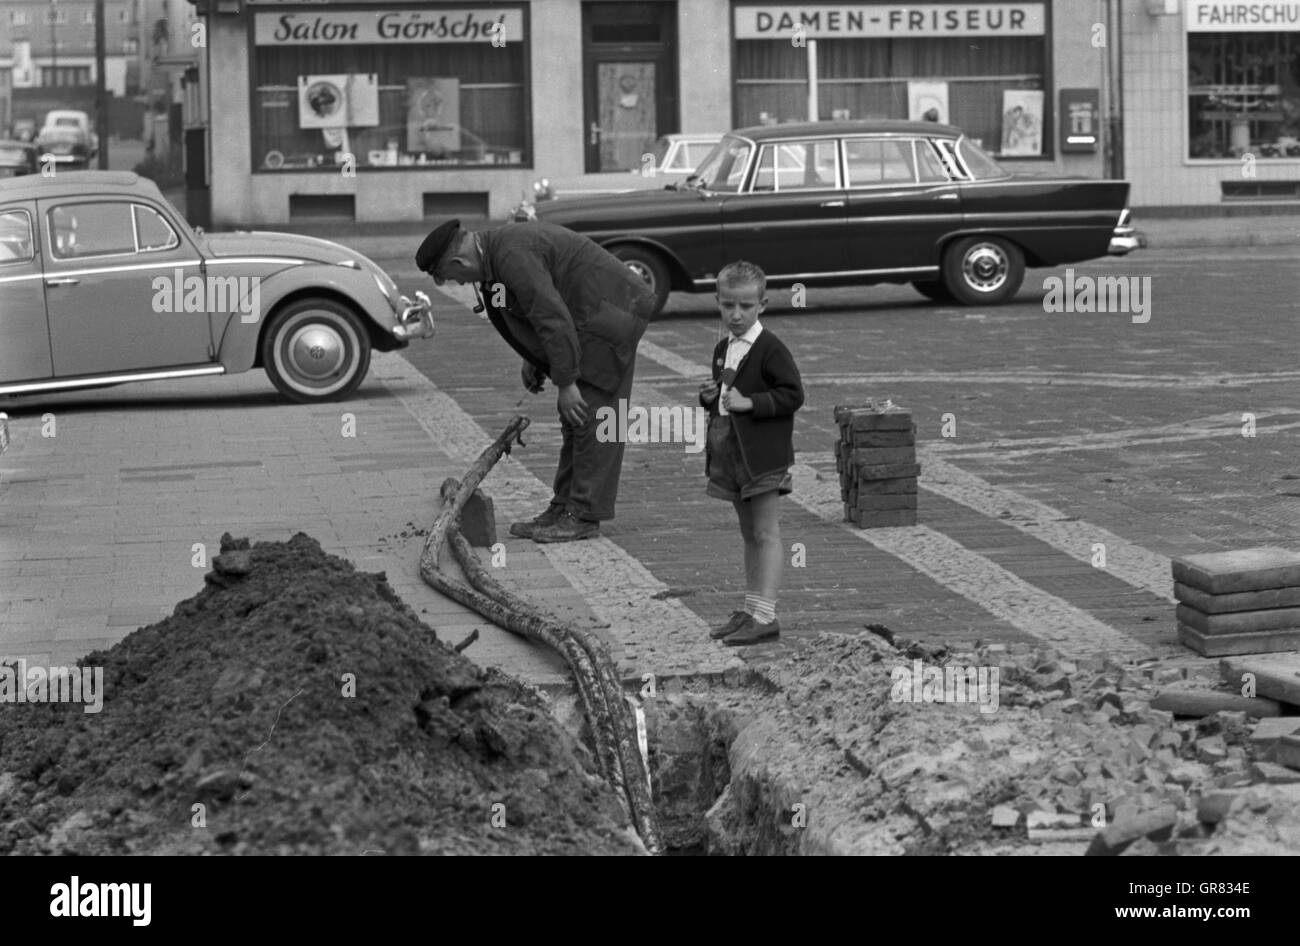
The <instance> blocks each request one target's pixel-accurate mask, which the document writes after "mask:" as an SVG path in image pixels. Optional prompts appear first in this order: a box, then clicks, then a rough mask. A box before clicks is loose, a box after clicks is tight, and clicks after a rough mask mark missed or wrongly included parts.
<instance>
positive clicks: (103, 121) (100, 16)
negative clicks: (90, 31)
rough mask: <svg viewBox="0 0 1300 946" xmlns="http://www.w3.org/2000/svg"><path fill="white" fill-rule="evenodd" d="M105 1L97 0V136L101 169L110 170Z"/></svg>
mask: <svg viewBox="0 0 1300 946" xmlns="http://www.w3.org/2000/svg"><path fill="white" fill-rule="evenodd" d="M106 59H107V50H106V49H105V40H104V0H95V136H96V137H97V138H98V139H99V154H98V155H97V157H98V159H99V169H100V170H101V171H107V170H108V83H107V79H106V77H105V75H104V72H105V71H106V69H105V66H106V63H105V60H106Z"/></svg>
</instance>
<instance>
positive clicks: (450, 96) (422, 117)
mask: <svg viewBox="0 0 1300 946" xmlns="http://www.w3.org/2000/svg"><path fill="white" fill-rule="evenodd" d="M509 12H510V15H514V16H516V17H518V16H519V14H518V11H509ZM335 15H336V16H338V17H340V20H339V23H338V24H337V25H336V26H335V27H334V28H335V30H336V33H337V34H338V35H339V36H342V37H345V38H346V37H348V36H353V35H356V36H360V35H363V34H362V33H361V29H362V28H365V29H369V30H371V31H372V36H373V35H380V34H382V35H383V36H385V37H387V38H389V39H390V41H388V42H374V43H366V42H361V41H357V42H340V43H335V44H333V45H320V46H316V45H298V44H296V43H293V42H284V43H283V44H277V42H273V41H268V42H267V43H266V44H261V43H262V39H261V38H260V37H261V36H262V30H263V29H265V31H266V32H267V33H268V35H270V36H272V37H273V36H274V34H275V31H276V30H279V29H280V27H279V22H280V21H279V20H278V19H277V18H275V17H274V16H272V18H271V20H269V21H268V22H269V24H270V25H268V26H266V27H265V28H264V27H263V26H262V24H260V23H259V24H258V30H259V32H258V36H259V39H258V43H259V45H255V46H254V54H253V85H254V94H253V116H252V146H253V167H254V169H255V170H258V171H301V170H305V169H329V170H330V171H332V172H333V173H339V172H340V170H343V171H344V172H345V173H346V172H348V171H352V170H354V171H356V172H364V171H370V170H374V169H380V168H393V167H405V168H411V167H430V168H438V167H463V166H467V165H473V166H489V167H490V166H514V167H519V166H528V165H529V164H531V161H532V156H531V141H530V137H529V131H528V129H529V117H528V97H527V85H526V79H525V77H526V73H527V60H526V56H525V48H524V46H525V44H524V42H523V41H522V40H521V39H520V38H519V36H518V35H515V33H513V32H512V34H511V35H510V36H509V37H508V38H509V41H508V42H506V43H505V44H504V45H500V46H494V45H493V44H492V42H491V41H490V40H491V36H490V34H488V33H487V32H486V28H487V24H489V23H490V22H491V19H490V18H489V17H487V16H486V15H485V14H480V13H479V11H478V10H477V9H476V10H475V11H472V12H471V11H468V10H460V11H454V10H443V9H441V8H439V9H438V10H437V11H435V13H434V14H421V13H419V12H416V11H406V12H404V13H398V12H394V11H378V12H372V11H370V10H366V11H363V12H358V11H352V10H347V9H342V10H339V11H338V13H336V14H335ZM421 15H423V16H424V17H425V19H424V20H420V21H419V22H416V19H415V18H416V17H419V16H421ZM497 15H499V14H497ZM259 16H267V15H266V14H259ZM434 16H436V17H440V18H441V19H442V20H443V21H445V23H449V24H450V26H451V28H457V29H458V28H460V27H461V26H462V25H463V24H464V23H465V22H467V20H466V18H467V17H470V16H474V17H478V20H481V21H482V22H478V20H475V21H474V23H475V25H474V27H473V29H474V30H475V31H476V32H477V33H479V34H481V35H478V36H476V37H475V41H467V42H455V41H437V42H428V43H424V42H411V41H409V35H410V34H412V33H414V32H415V31H416V27H419V28H421V29H428V30H430V35H441V36H442V38H443V39H445V38H446V34H445V31H444V32H442V33H440V34H434V33H433V32H432V31H433V30H434V29H435V28H437V20H436V19H433V20H432V22H430V19H431V18H432V17H434ZM377 23H379V24H384V25H382V26H379V27H377V26H376V24H377ZM402 24H407V25H408V26H409V27H410V29H409V30H408V37H407V39H406V40H402V41H399V40H400V39H401V36H400V34H399V33H398V27H399V26H400V25H402ZM511 29H512V30H515V29H517V27H513V26H512V27H511ZM340 112H341V113H343V114H345V115H346V118H345V119H340V118H338V115H339V114H340ZM327 125H329V126H337V127H323V126H327ZM349 156H350V157H349Z"/></svg>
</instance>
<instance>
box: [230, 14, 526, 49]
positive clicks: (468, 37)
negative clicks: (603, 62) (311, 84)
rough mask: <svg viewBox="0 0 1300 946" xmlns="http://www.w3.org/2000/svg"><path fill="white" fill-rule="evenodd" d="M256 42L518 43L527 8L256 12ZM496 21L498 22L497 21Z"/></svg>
mask: <svg viewBox="0 0 1300 946" xmlns="http://www.w3.org/2000/svg"><path fill="white" fill-rule="evenodd" d="M254 22H255V26H254V33H253V35H254V37H255V39H254V42H255V43H256V44H257V45H258V46H338V45H346V46H351V45H358V44H367V45H369V44H381V43H481V42H492V41H493V40H494V39H496V38H497V37H498V36H500V39H499V40H497V42H507V43H517V42H520V41H522V40H523V38H524V15H523V11H522V10H520V9H518V8H514V9H510V8H507V9H504V10H500V11H496V10H481V9H480V10H465V9H460V10H457V9H438V8H428V7H426V8H425V9H422V10H328V9H320V10H310V11H302V12H298V11H295V12H293V13H258V14H257V15H256V19H255V21H254ZM497 24H500V26H498V25H497Z"/></svg>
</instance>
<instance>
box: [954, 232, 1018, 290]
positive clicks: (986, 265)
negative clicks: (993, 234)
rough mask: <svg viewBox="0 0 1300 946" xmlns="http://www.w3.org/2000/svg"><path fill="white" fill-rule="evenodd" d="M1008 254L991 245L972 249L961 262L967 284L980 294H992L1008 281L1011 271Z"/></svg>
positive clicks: (984, 244) (982, 244)
mask: <svg viewBox="0 0 1300 946" xmlns="http://www.w3.org/2000/svg"><path fill="white" fill-rule="evenodd" d="M1010 265H1011V264H1010V261H1009V260H1008V259H1007V254H1006V253H1004V252H1002V249H1001V248H1000V247H998V246H994V245H993V244H991V243H981V244H979V245H978V246H973V247H971V248H970V249H969V250H968V251H967V252H966V257H965V259H963V260H962V261H961V272H962V276H963V277H964V278H965V280H966V284H967V285H968V286H970V287H971V288H972V289H978V290H979V291H980V292H992V291H993V290H994V289H997V288H998V287H999V286H1001V285H1002V284H1003V283H1004V282H1006V280H1007V270H1008V269H1010Z"/></svg>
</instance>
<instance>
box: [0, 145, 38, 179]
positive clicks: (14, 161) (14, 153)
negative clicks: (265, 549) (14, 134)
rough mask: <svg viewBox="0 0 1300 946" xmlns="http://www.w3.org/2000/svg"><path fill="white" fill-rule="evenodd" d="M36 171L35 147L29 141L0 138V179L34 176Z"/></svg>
mask: <svg viewBox="0 0 1300 946" xmlns="http://www.w3.org/2000/svg"><path fill="white" fill-rule="evenodd" d="M38 170H39V167H38V165H37V163H36V145H34V144H32V143H31V142H30V141H14V140H12V139H8V140H7V139H3V138H0V177H19V176H21V175H23V174H35V173H36V172H37V171H38Z"/></svg>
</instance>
